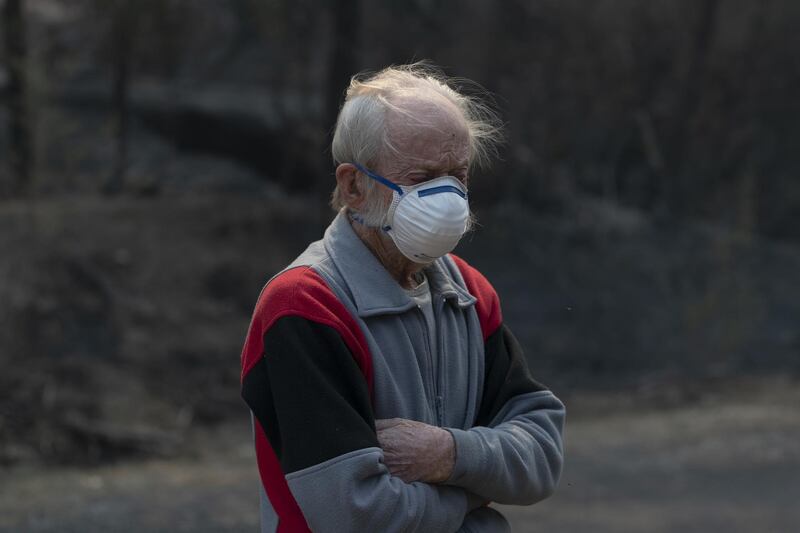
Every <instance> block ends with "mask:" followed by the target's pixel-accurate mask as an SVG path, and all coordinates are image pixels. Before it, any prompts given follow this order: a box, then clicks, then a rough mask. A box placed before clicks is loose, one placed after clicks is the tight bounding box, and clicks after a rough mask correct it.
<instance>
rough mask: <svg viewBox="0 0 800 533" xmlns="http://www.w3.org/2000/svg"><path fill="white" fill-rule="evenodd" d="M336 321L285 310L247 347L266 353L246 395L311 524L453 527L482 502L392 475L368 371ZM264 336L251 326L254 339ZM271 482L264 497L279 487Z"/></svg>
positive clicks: (251, 372)
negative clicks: (374, 410)
mask: <svg viewBox="0 0 800 533" xmlns="http://www.w3.org/2000/svg"><path fill="white" fill-rule="evenodd" d="M256 322H258V321H257V320H255V319H254V323H256ZM331 324H333V325H330V324H325V323H320V322H318V321H315V320H312V319H310V318H308V317H303V316H297V315H292V314H287V315H285V316H281V317H279V318H278V319H276V320H275V321H274V322H272V323H271V324H269V327H268V328H267V329H266V330H265V331H264V332H263V336H262V339H261V342H249V343H246V346H247V345H248V344H250V346H251V347H252V346H254V345H262V346H263V349H262V353H261V355H259V356H258V357H257V358H255V359H253V358H252V357H247V358H246V359H248V361H249V363H248V364H247V365H246V370H247V371H246V373H243V379H242V397H243V398H244V400H245V402H246V403H247V404H248V406H249V407H250V409H251V410H252V412H253V414H254V416H255V418H256V420H257V421H258V425H259V426H260V428H262V429H263V432H264V433H265V434H266V437H267V440H268V443H269V446H270V447H271V449H272V452H274V457H276V458H277V460H278V462H279V465H280V470H281V474H282V475H283V477H284V478H285V483H286V485H287V486H288V489H289V490H290V493H291V497H292V498H293V499H294V502H296V506H298V507H299V509H300V511H301V512H302V518H304V520H305V523H306V524H305V525H306V527H307V528H310V529H312V530H314V531H322V532H325V531H335V532H348V531H358V532H363V531H456V530H457V529H458V528H459V527H460V526H461V524H462V522H463V521H464V517H465V516H466V514H467V513H468V512H469V511H470V510H471V509H473V508H474V507H476V506H477V505H478V504H479V498H477V497H476V496H474V495H468V494H467V491H465V490H464V489H462V488H459V487H451V486H434V485H429V484H426V483H411V484H406V483H404V482H403V481H402V480H400V479H399V478H396V477H393V476H391V475H390V473H389V471H388V469H387V467H386V466H385V465H384V463H383V452H382V450H381V449H380V447H379V445H378V441H377V437H376V434H375V423H374V415H373V413H372V408H371V402H370V393H369V388H368V383H367V380H365V376H364V374H363V369H362V368H361V367H360V366H359V364H357V361H356V359H355V358H354V355H353V353H352V351H351V350H350V349H349V347H348V346H347V344H346V343H345V341H344V340H343V336H342V332H341V331H340V329H341V328H337V327H334V326H335V323H334V322H331ZM257 332H258V328H254V327H253V326H252V325H251V332H250V335H254V334H257ZM246 349H247V348H246ZM263 477H264V475H263V471H262V478H263ZM282 482H284V480H283V479H279V480H277V483H278V484H280V483H282ZM268 483H269V482H265V484H267V486H266V487H265V488H266V489H267V493H268V494H270V492H271V490H270V489H272V492H273V493H275V492H276V490H275V488H274V487H270V486H269V484H268ZM273 499H274V498H273V495H272V494H270V500H271V501H273ZM277 503H278V504H280V503H281V502H277ZM273 506H274V507H275V506H276V501H273ZM284 507H285V506H284ZM276 511H277V512H278V515H279V520H284V517H282V516H281V511H280V510H277V509H276Z"/></svg>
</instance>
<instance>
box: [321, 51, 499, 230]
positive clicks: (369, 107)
mask: <svg viewBox="0 0 800 533" xmlns="http://www.w3.org/2000/svg"><path fill="white" fill-rule="evenodd" d="M462 87H471V88H473V89H477V90H478V91H477V92H478V94H482V93H485V91H483V90H481V89H480V87H479V86H478V85H477V84H475V83H474V82H471V81H469V80H466V79H456V78H447V77H446V76H445V75H444V74H443V73H442V72H441V71H440V70H438V69H436V68H435V67H433V66H431V65H429V64H427V63H413V64H410V65H399V66H391V67H388V68H385V69H383V70H381V71H380V72H378V73H375V74H369V73H367V74H360V75H356V76H353V78H352V79H351V80H350V86H349V87H348V88H347V94H346V96H345V100H344V104H343V105H342V109H341V110H340V111H339V117H338V119H337V121H336V129H335V131H334V134H333V142H332V144H331V153H332V155H333V160H334V163H336V164H341V163H359V164H361V165H363V166H366V167H367V168H370V167H372V168H374V166H375V164H376V162H377V161H379V160H380V159H381V158H382V157H383V156H384V155H385V154H386V153H387V152H394V153H397V150H396V148H395V147H394V146H393V144H392V142H391V139H390V136H389V131H388V128H387V127H386V115H387V111H389V110H391V111H395V112H398V113H401V114H404V115H406V116H407V115H408V112H407V111H406V110H404V109H402V108H401V107H400V106H399V105H398V104H397V103H396V102H398V101H399V100H401V99H402V98H404V97H408V96H413V97H416V98H424V99H428V100H432V101H437V100H439V101H445V102H450V103H451V104H453V105H455V107H456V109H458V111H459V112H460V113H461V116H462V118H463V119H464V123H465V125H466V128H467V133H468V137H469V149H470V150H469V164H470V167H474V166H485V165H487V164H488V162H489V159H490V158H491V157H492V156H494V155H496V154H497V146H498V145H499V143H500V142H501V141H502V132H501V125H500V121H499V119H498V117H497V115H496V113H495V112H494V111H493V110H492V109H491V108H490V107H489V106H488V105H487V104H486V103H484V102H483V101H481V100H480V99H479V98H477V97H475V96H470V95H467V94H463V93H462V92H459V91H460V90H463V89H462ZM456 88H458V90H457V89H456ZM361 180H362V181H361V186H362V190H364V191H365V195H366V199H367V202H366V204H365V205H364V207H363V208H362V209H361V210H360V214H361V216H362V218H363V219H364V221H365V222H367V223H369V224H370V225H379V224H380V223H381V220H380V219H379V218H378V215H379V214H382V213H383V212H384V211H385V208H386V206H384V205H382V204H383V201H382V200H381V197H380V195H375V194H373V192H374V188H375V185H376V184H375V183H374V182H373V180H371V179H370V178H368V177H366V176H361ZM342 196H343V195H342V194H341V191H340V190H339V187H338V186H337V187H336V188H335V189H334V191H333V195H332V197H331V206H332V207H333V208H334V209H337V210H338V209H340V208H342V207H343V206H344V205H345V202H344V199H343V197H342Z"/></svg>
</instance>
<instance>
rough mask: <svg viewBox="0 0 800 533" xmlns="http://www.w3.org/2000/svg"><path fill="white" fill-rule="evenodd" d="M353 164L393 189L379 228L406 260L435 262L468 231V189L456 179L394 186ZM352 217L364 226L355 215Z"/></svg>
mask: <svg viewBox="0 0 800 533" xmlns="http://www.w3.org/2000/svg"><path fill="white" fill-rule="evenodd" d="M353 165H354V166H355V167H356V168H357V169H358V170H360V171H361V172H363V173H364V174H366V175H367V176H369V177H370V178H372V179H374V180H375V181H377V182H379V183H381V184H382V185H385V186H386V187H389V188H390V189H392V203H391V205H390V206H389V210H388V211H387V213H386V224H385V225H384V226H383V228H382V229H383V230H384V231H385V232H386V233H387V234H388V235H389V237H390V238H391V239H392V241H393V242H394V244H395V246H397V249H398V250H400V253H402V254H403V255H404V256H406V257H407V258H408V259H409V260H411V261H414V262H415V263H430V262H432V261H435V260H436V259H438V258H439V257H442V256H443V255H445V254H446V253H448V252H450V251H452V250H453V248H455V247H456V245H457V244H458V241H459V240H461V237H462V236H463V235H464V233H465V232H466V231H467V222H468V220H469V201H468V199H467V189H466V188H465V187H464V184H463V183H461V181H459V180H458V179H457V178H455V177H453V176H441V177H439V178H435V179H432V180H430V181H426V182H424V183H420V184H418V185H413V186H406V185H398V184H396V183H393V182H391V181H389V180H388V179H386V178H384V177H383V176H380V175H378V174H375V173H374V172H372V171H370V170H367V169H366V168H364V167H362V166H361V165H359V164H358V163H353ZM353 218H354V219H355V220H356V221H357V222H362V223H363V220H360V217H358V216H357V214H355V215H354V216H353Z"/></svg>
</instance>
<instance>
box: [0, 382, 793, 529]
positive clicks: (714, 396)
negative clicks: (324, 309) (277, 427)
mask: <svg viewBox="0 0 800 533" xmlns="http://www.w3.org/2000/svg"><path fill="white" fill-rule="evenodd" d="M798 405H800V390H799V389H798V387H796V384H795V383H793V382H791V381H789V380H774V379H773V380H768V381H759V382H758V383H753V382H749V383H744V382H740V383H733V384H728V385H726V386H725V387H723V388H720V389H719V390H717V391H714V392H713V393H711V392H709V393H708V394H707V395H706V396H704V397H703V398H702V399H701V400H700V401H699V402H696V403H694V404H692V405H684V406H680V407H671V408H668V409H664V408H661V409H655V408H652V407H646V408H645V407H636V406H635V405H631V402H630V399H629V398H624V397H621V396H620V397H611V396H609V395H603V396H579V397H576V398H575V399H574V400H573V401H572V402H571V403H570V405H569V408H570V418H569V420H568V426H567V434H566V436H567V453H568V455H567V462H566V468H565V472H564V475H563V478H562V482H561V486H560V489H559V491H558V493H557V494H556V495H555V496H554V497H553V498H551V499H550V500H547V501H545V502H542V503H540V504H538V505H535V506H532V507H527V508H518V507H502V506H500V508H502V509H503V511H504V512H506V514H507V516H508V517H509V519H510V521H511V523H512V525H513V528H514V531H520V532H536V531H560V532H586V531H592V532H614V533H620V532H642V531H646V532H671V531H681V532H693V531H697V532H700V531H702V532H709V531H726V532H759V533H763V532H781V533H788V532H792V531H797V527H798V524H800V508H798V506H797V501H798V498H800V446H799V445H798V442H800V410H798V409H797V406H798ZM249 431H250V428H249V425H248V423H247V419H246V416H245V415H243V418H242V420H240V421H231V422H229V423H226V424H223V425H221V426H219V427H218V428H217V429H216V430H215V431H208V430H204V431H198V432H197V433H195V434H193V435H192V439H193V440H194V441H195V442H196V448H195V450H196V452H195V453H194V454H193V456H192V457H186V458H175V459H169V460H165V459H161V460H148V461H138V462H123V463H119V464H116V465H112V466H104V467H100V468H92V469H79V468H52V469H42V468H34V467H30V466H29V467H24V468H22V467H17V468H15V469H11V470H6V471H3V472H0V474H2V475H1V476H0V479H1V480H2V483H0V531H9V532H11V531H13V532H19V531H30V532H56V531H58V532H71V531H74V532H87V531H103V532H105V531H109V532H138V531H164V532H167V531H169V532H180V531H199V532H222V531H231V532H232V531H257V529H258V526H257V521H258V516H257V512H258V503H257V496H256V487H257V483H258V480H257V474H256V470H255V468H254V462H253V461H254V458H253V452H252V449H251V446H250V443H249Z"/></svg>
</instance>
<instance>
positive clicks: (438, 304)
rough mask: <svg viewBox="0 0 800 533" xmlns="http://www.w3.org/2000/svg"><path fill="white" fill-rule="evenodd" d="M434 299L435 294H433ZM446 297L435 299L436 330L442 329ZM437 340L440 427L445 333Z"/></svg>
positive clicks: (437, 385)
mask: <svg viewBox="0 0 800 533" xmlns="http://www.w3.org/2000/svg"><path fill="white" fill-rule="evenodd" d="M431 299H433V295H431ZM443 305H444V299H438V298H437V299H436V300H434V301H433V305H431V308H432V309H433V321H434V323H435V324H436V330H437V331H441V320H439V317H440V316H441V315H442V306H443ZM435 342H436V391H435V392H436V413H437V420H438V422H439V427H442V426H444V397H443V393H444V374H443V370H444V364H445V361H444V344H443V343H444V335H442V334H439V335H438V336H437V338H436V340H435Z"/></svg>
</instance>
